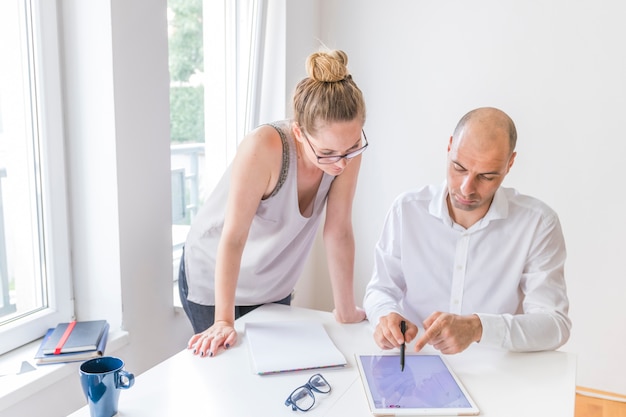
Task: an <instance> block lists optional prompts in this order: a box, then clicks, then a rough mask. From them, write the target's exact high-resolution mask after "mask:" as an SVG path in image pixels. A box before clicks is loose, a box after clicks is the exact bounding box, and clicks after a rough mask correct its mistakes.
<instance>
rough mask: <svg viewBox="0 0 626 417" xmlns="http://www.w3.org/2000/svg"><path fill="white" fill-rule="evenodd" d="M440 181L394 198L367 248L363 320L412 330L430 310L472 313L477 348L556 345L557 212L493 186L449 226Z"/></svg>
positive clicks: (561, 290) (566, 323) (564, 320)
mask: <svg viewBox="0 0 626 417" xmlns="http://www.w3.org/2000/svg"><path fill="white" fill-rule="evenodd" d="M446 196H447V187H446V184H445V183H444V184H443V185H440V186H428V187H424V188H421V189H418V190H411V191H408V192H406V193H404V194H402V195H400V196H399V197H398V198H397V199H396V200H395V202H394V203H393V205H392V207H391V209H390V210H389V212H388V214H387V218H386V220H385V224H384V226H383V231H382V234H381V236H380V239H379V241H378V243H377V245H376V255H375V261H374V272H373V276H372V279H371V281H370V283H369V284H368V286H367V289H366V293H365V299H364V307H365V310H366V312H367V316H368V319H369V321H370V323H372V325H374V326H375V325H377V324H378V321H379V319H380V317H382V316H385V315H387V314H389V313H391V312H397V313H399V314H401V315H402V316H404V317H405V318H406V319H408V320H410V321H412V322H413V323H414V324H416V325H418V326H419V327H422V323H423V321H424V320H425V319H426V318H427V317H428V316H430V315H431V314H432V313H433V312H434V311H442V312H449V313H454V314H459V315H467V314H477V315H478V317H479V318H480V320H481V322H482V327H483V333H482V339H481V341H480V343H481V345H490V346H498V347H501V348H504V349H508V350H512V351H538V350H551V349H556V348H558V347H559V346H561V345H563V344H564V343H565V342H566V341H567V340H568V338H569V334H570V328H571V321H570V319H569V318H568V316H567V313H568V308H569V302H568V299H567V293H566V287H565V279H564V275H563V270H564V263H565V257H566V252H565V241H564V239H563V233H562V231H561V225H560V223H559V219H558V216H557V215H556V213H555V212H554V211H553V210H552V209H550V208H549V207H548V206H547V205H546V204H544V203H542V202H541V201H539V200H537V199H535V198H532V197H529V196H525V195H522V194H519V193H518V192H517V191H516V190H514V189H512V188H504V187H500V188H499V189H498V190H497V192H496V194H495V196H494V199H493V202H492V204H491V206H490V208H489V211H488V212H487V214H486V215H485V216H484V217H483V218H482V219H481V220H480V221H478V222H477V223H475V224H474V225H473V226H471V227H470V228H469V229H465V228H464V227H462V226H460V225H458V224H456V223H454V222H453V221H452V219H451V218H450V215H449V213H448V207H447V204H446Z"/></svg>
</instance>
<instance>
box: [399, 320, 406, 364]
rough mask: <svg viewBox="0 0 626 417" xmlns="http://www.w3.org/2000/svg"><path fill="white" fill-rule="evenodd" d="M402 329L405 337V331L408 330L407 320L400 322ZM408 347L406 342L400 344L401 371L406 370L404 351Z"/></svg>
mask: <svg viewBox="0 0 626 417" xmlns="http://www.w3.org/2000/svg"><path fill="white" fill-rule="evenodd" d="M400 331H401V332H402V338H403V339H404V333H405V332H406V321H404V320H402V321H401V322H400ZM405 349H406V343H404V342H402V346H400V371H402V372H404V351H405Z"/></svg>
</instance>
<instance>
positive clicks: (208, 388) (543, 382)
mask: <svg viewBox="0 0 626 417" xmlns="http://www.w3.org/2000/svg"><path fill="white" fill-rule="evenodd" d="M291 319H293V320H316V321H321V322H322V323H323V324H324V327H325V328H326V330H327V332H328V334H329V335H330V337H331V339H332V340H333V342H334V343H335V344H336V345H337V347H338V348H339V350H341V352H342V353H343V354H344V356H345V357H346V359H347V361H348V365H347V366H346V367H343V368H334V369H323V370H321V373H322V374H323V375H324V377H325V378H326V379H327V380H328V382H329V383H330V384H331V386H332V392H331V393H330V394H329V395H316V399H317V401H316V405H315V407H314V408H313V409H312V410H310V411H309V412H307V413H306V415H307V417H315V416H341V417H345V416H355V417H361V416H363V417H367V416H371V413H370V411H369V408H368V406H367V403H366V399H365V393H364V391H363V386H362V385H361V380H360V377H359V374H358V370H357V368H356V362H355V357H354V354H355V353H380V352H381V350H380V349H379V348H378V347H377V346H376V344H375V343H374V340H373V338H372V331H371V329H370V327H369V324H368V323H367V322H363V323H358V324H340V323H337V322H336V321H335V320H334V317H333V315H332V314H331V313H328V312H322V311H316V310H309V309H303V308H298V307H288V306H283V305H276V304H272V305H267V306H263V307H260V308H258V309H256V310H255V311H253V312H251V313H249V314H247V315H245V316H244V317H242V318H240V319H239V320H237V321H236V324H235V327H236V329H237V331H238V333H239V343H238V344H237V346H235V347H233V348H231V350H229V351H228V352H226V353H222V354H220V355H218V356H216V357H214V358H200V357H197V356H194V355H192V354H191V352H189V351H187V350H183V351H182V352H179V353H178V354H176V355H174V356H172V357H171V358H169V359H167V360H165V361H164V362H162V363H160V364H158V365H156V366H155V367H153V368H151V369H149V370H148V371H146V372H144V373H143V374H141V375H139V376H137V378H136V381H135V385H134V386H133V387H132V388H131V389H129V390H123V391H122V392H121V395H120V404H119V410H120V411H119V413H118V417H135V416H137V417H139V416H146V417H147V416H150V417H158V416H176V415H203V416H222V417H227V416H236V417H241V416H248V415H253V414H258V415H271V416H292V417H294V416H295V415H296V414H302V413H301V412H297V413H296V412H294V411H292V410H291V408H290V407H286V406H285V405H284V402H285V399H286V398H287V396H288V395H289V393H291V391H292V390H293V389H294V388H295V387H298V386H300V385H302V384H304V383H305V382H306V381H307V380H308V378H309V377H310V376H311V375H312V374H314V373H316V371H314V370H313V371H312V370H308V371H297V372H288V373H282V374H274V375H264V376H261V375H256V374H254V373H253V371H252V366H251V363H250V357H249V352H248V346H247V341H246V337H245V334H244V332H243V330H244V325H245V323H246V322H251V321H279V320H291ZM412 348H413V345H411V346H410V347H408V348H407V351H408V352H412V350H411V349H412ZM426 353H436V352H435V351H427V352H426ZM277 354H283V353H278V352H277ZM285 354H294V353H293V352H291V353H285ZM446 360H447V361H448V363H450V365H451V366H452V368H453V369H454V371H455V372H456V373H457V375H458V376H459V378H460V379H461V380H462V381H463V384H464V385H465V387H466V388H467V389H468V391H469V392H470V395H471V396H472V397H473V398H474V400H475V401H476V403H477V404H478V407H479V408H480V410H481V413H480V415H481V416H488V417H493V416H498V417H501V416H507V417H515V416H524V417H527V416H533V417H540V416H550V417H558V416H567V417H571V416H573V415H574V400H575V379H576V356H575V355H574V354H571V353H566V352H538V353H511V352H506V351H502V350H495V349H486V348H482V347H480V346H479V345H473V346H472V347H470V349H468V350H466V351H465V352H462V353H460V354H457V355H446ZM130 370H131V371H132V369H130ZM70 417H89V409H88V407H87V406H85V407H83V408H81V409H80V410H78V411H76V412H75V413H73V414H71V415H70Z"/></svg>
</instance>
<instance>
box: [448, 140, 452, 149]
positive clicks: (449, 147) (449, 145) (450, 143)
mask: <svg viewBox="0 0 626 417" xmlns="http://www.w3.org/2000/svg"><path fill="white" fill-rule="evenodd" d="M451 148H452V136H450V142H448V152H450V149H451Z"/></svg>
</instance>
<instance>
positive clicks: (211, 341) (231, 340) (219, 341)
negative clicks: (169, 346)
mask: <svg viewBox="0 0 626 417" xmlns="http://www.w3.org/2000/svg"><path fill="white" fill-rule="evenodd" d="M236 343H237V332H236V331H235V327H234V324H233V323H230V322H227V321H216V322H215V323H214V324H213V326H211V327H209V328H208V329H206V330H205V331H203V332H202V333H198V334H195V335H193V336H192V337H191V339H189V343H188V344H187V349H193V354H194V355H200V356H203V357H204V356H215V355H217V354H218V353H219V352H220V351H222V350H225V349H228V348H230V347H231V346H235V344H236Z"/></svg>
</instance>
